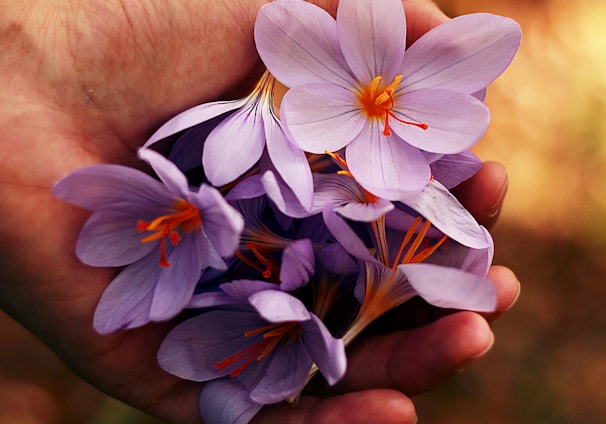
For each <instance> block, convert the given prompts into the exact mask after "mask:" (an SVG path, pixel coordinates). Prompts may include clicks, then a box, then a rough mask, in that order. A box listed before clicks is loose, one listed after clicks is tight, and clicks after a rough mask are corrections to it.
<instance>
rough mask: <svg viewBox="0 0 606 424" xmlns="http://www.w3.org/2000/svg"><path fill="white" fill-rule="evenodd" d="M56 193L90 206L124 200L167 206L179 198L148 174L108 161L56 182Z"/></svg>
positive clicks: (89, 208)
mask: <svg viewBox="0 0 606 424" xmlns="http://www.w3.org/2000/svg"><path fill="white" fill-rule="evenodd" d="M53 194H54V195H55V196H56V197H58V198H59V199H61V200H63V201H65V202H68V203H71V204H72V205H76V206H79V207H81V208H84V209H88V210H99V209H102V208H107V207H108V205H111V204H113V203H122V202H128V203H140V204H142V205H149V204H158V203H159V204H163V205H167V206H168V205H172V204H173V203H174V201H175V200H176V199H175V196H174V194H172V193H170V192H169V191H168V190H167V188H166V187H165V186H164V185H163V184H162V183H160V182H159V181H157V180H155V179H154V178H152V177H150V176H149V175H147V174H145V173H143V172H141V171H137V170H136V169H133V168H128V167H126V166H120V165H109V164H103V165H93V166H87V167H83V168H80V169H77V170H76V171H74V172H72V173H71V174H69V175H67V176H65V177H63V178H61V179H60V180H58V181H57V182H55V184H54V185H53Z"/></svg>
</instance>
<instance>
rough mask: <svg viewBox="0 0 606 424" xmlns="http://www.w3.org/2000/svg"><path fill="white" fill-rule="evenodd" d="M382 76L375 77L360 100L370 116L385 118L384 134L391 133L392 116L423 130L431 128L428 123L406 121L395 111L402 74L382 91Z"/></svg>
mask: <svg viewBox="0 0 606 424" xmlns="http://www.w3.org/2000/svg"><path fill="white" fill-rule="evenodd" d="M381 78H382V77H381V76H380V75H379V76H378V77H376V78H375V79H373V80H372V82H371V83H370V86H369V87H368V89H367V90H364V91H363V92H362V94H361V95H360V96H358V100H359V101H360V103H361V105H362V108H363V109H364V111H365V112H366V114H367V115H368V117H369V118H371V119H383V120H384V126H383V132H382V134H383V135H384V136H390V135H391V128H390V126H389V118H390V117H391V118H393V119H395V120H396V121H398V122H400V123H402V124H406V125H412V126H415V127H418V128H420V129H422V130H426V129H427V128H429V126H428V125H427V124H423V123H417V122H411V121H405V120H403V119H401V118H399V117H397V116H396V114H395V113H394V112H393V108H394V106H395V100H394V98H393V94H394V92H395V90H396V88H397V87H398V85H399V84H400V82H401V81H402V75H398V76H396V77H395V78H394V80H393V81H392V83H391V84H389V85H388V86H387V87H385V88H384V89H383V90H382V91H380V89H379V83H380V81H381ZM379 91H380V92H379Z"/></svg>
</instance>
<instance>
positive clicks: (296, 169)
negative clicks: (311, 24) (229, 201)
mask: <svg viewBox="0 0 606 424" xmlns="http://www.w3.org/2000/svg"><path fill="white" fill-rule="evenodd" d="M276 84H277V83H276V81H275V79H274V78H273V77H272V76H271V75H270V74H269V73H267V72H266V73H265V74H264V75H263V77H262V78H261V80H260V81H259V82H258V84H257V86H256V87H255V89H254V90H253V91H252V93H251V94H249V95H248V96H247V97H245V98H243V99H240V100H233V101H222V102H211V103H205V104H202V105H198V106H195V107H193V108H191V109H188V110H186V111H184V112H181V113H180V114H178V115H177V116H175V117H173V118H172V119H171V120H169V121H168V122H166V123H165V124H164V125H163V126H162V127H160V128H159V129H158V130H157V131H156V132H155V133H154V134H153V135H152V136H151V138H150V139H149V140H148V141H147V142H146V143H145V147H149V146H151V145H152V144H154V143H156V142H157V141H159V140H161V139H163V138H165V137H168V136H169V135H172V134H175V133H177V132H179V131H182V130H185V129H189V128H191V129H190V130H189V131H187V132H186V133H185V134H184V135H183V136H181V138H180V139H179V141H178V145H179V150H180V151H182V152H184V154H186V155H189V153H190V152H196V151H199V150H200V149H199V147H198V146H199V145H201V144H202V143H203V144H204V146H203V155H202V157H201V162H202V165H203V167H204V172H205V174H206V176H207V177H208V179H209V180H210V182H211V183H212V184H213V185H214V186H223V185H225V184H228V183H231V182H233V181H235V180H236V179H237V178H238V177H240V176H242V175H243V174H244V173H246V172H247V171H249V170H250V169H251V168H253V167H254V166H255V165H256V164H257V162H258V161H259V159H260V158H261V155H262V154H263V152H264V151H265V150H266V151H267V155H268V157H269V158H270V160H271V162H272V164H273V166H274V167H275V169H276V170H277V172H278V174H279V175H280V177H281V178H282V179H283V180H284V181H285V183H286V185H287V186H288V187H290V189H291V190H292V192H293V193H294V195H295V196H296V198H297V200H298V202H299V203H300V204H301V205H302V207H303V208H304V209H309V208H310V207H311V201H312V196H313V184H312V179H311V170H310V169H309V164H308V162H307V159H306V157H305V154H304V153H303V151H302V150H301V149H299V148H298V147H297V146H295V145H294V144H292V143H291V142H290V141H289V140H288V139H287V137H286V135H285V133H284V131H283V129H282V124H281V123H280V121H279V119H278V117H277V116H276V113H275V111H274V95H275V93H274V91H275V90H276ZM221 115H225V116H224V118H223V119H222V120H221V121H220V122H219V123H218V124H216V122H213V123H212V125H215V124H216V127H214V128H212V129H209V128H206V125H209V124H211V122H210V121H211V120H213V119H215V118H217V117H219V116H221ZM196 126H201V128H198V127H196ZM192 127H193V128H192ZM200 134H203V137H200ZM172 159H173V160H175V161H177V162H182V161H183V160H182V159H181V158H179V157H174V158H172ZM186 162H187V163H190V162H191V161H189V160H186Z"/></svg>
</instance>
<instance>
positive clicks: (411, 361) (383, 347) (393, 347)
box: [332, 311, 494, 395]
mask: <svg viewBox="0 0 606 424" xmlns="http://www.w3.org/2000/svg"><path fill="white" fill-rule="evenodd" d="M493 340H494V337H493V333H492V331H491V329H490V327H489V325H488V323H487V322H486V320H485V319H484V318H483V317H482V316H480V315H479V314H477V313H474V312H467V311H465V312H457V313H454V314H451V315H448V316H445V317H443V318H441V319H439V320H438V321H436V322H434V323H431V324H428V325H426V326H424V327H421V328H417V329H415V330H408V331H401V332H397V333H392V334H386V335H380V336H372V337H368V338H365V339H361V340H359V341H358V342H356V343H355V344H353V345H352V346H351V349H350V351H349V352H348V358H349V363H348V366H347V369H348V371H347V373H346V375H345V377H344V378H343V380H342V381H341V382H339V383H338V384H337V386H335V387H334V388H333V389H332V390H333V391H336V392H337V393H342V392H347V391H357V390H366V389H372V388H378V387H386V388H391V389H395V390H399V391H402V392H403V393H406V394H408V395H414V394H418V393H421V392H424V391H427V390H429V389H430V388H432V387H433V386H435V385H436V384H437V383H439V382H441V381H443V380H445V379H447V378H448V377H450V376H452V375H453V374H455V373H456V372H458V371H459V370H461V369H462V368H463V367H464V366H466V365H468V364H469V363H471V362H473V361H474V360H476V359H478V358H480V357H481V356H483V355H484V354H485V353H486V352H487V351H488V350H489V349H490V347H491V346H492V343H493Z"/></svg>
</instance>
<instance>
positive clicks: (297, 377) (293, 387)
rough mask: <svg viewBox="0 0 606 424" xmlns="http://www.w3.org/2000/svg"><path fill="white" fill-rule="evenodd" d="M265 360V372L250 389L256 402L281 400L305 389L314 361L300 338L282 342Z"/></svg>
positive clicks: (251, 396) (251, 395)
mask: <svg viewBox="0 0 606 424" xmlns="http://www.w3.org/2000/svg"><path fill="white" fill-rule="evenodd" d="M265 360H266V361H267V360H269V361H270V362H269V363H268V364H267V368H265V373H264V375H263V377H262V378H261V380H260V381H259V382H258V383H257V384H256V385H255V386H254V388H253V389H252V390H251V391H250V398H251V399H252V400H253V401H254V402H259V403H276V402H280V401H282V400H286V399H287V398H289V397H291V396H293V395H295V394H297V393H299V392H300V391H301V390H302V389H303V387H304V386H305V380H306V378H307V375H308V373H309V370H310V369H311V365H312V362H311V358H310V357H309V355H308V353H307V351H306V350H305V348H304V346H303V344H302V342H301V340H300V339H297V340H294V341H290V342H288V343H284V344H281V345H280V346H279V347H276V348H275V349H274V351H273V352H272V354H271V356H270V357H266V359H265Z"/></svg>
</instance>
